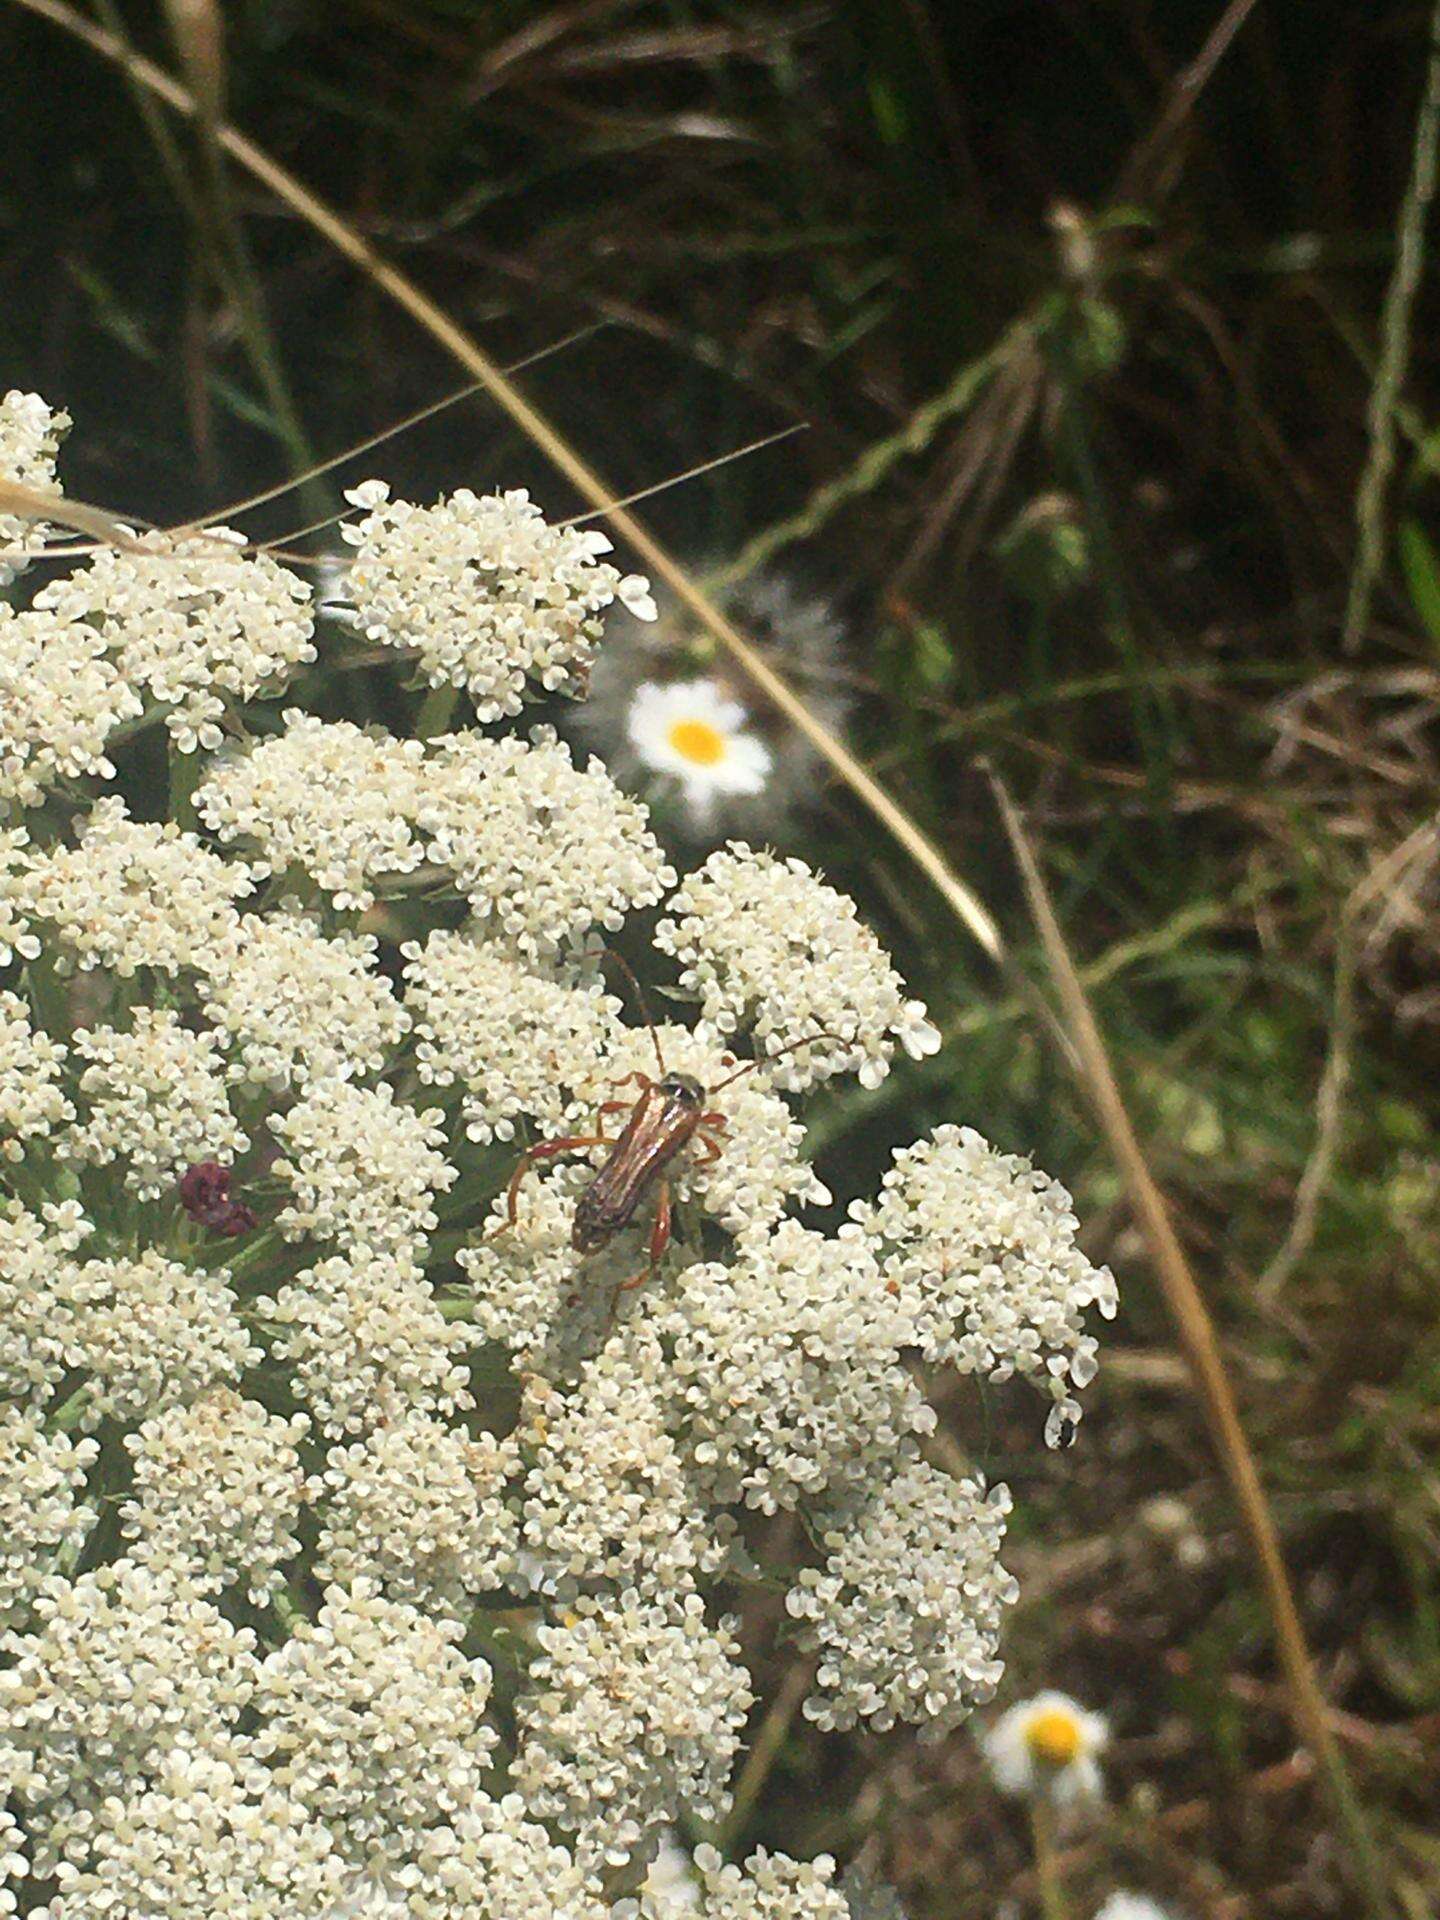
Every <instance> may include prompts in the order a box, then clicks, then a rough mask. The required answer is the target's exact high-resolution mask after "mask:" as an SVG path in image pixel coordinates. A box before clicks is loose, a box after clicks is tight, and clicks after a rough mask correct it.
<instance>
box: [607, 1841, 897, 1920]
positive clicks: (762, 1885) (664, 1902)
mask: <svg viewBox="0 0 1440 1920" xmlns="http://www.w3.org/2000/svg"><path fill="white" fill-rule="evenodd" d="M693 1867H694V1880H693V1881H691V1880H690V1878H689V1876H687V1878H686V1882H685V1884H684V1887H683V1890H677V1891H673V1892H667V1891H666V1890H664V1889H663V1888H652V1887H651V1886H648V1885H647V1887H646V1889H645V1891H644V1893H643V1894H642V1895H641V1896H640V1899H639V1900H638V1901H633V1902H632V1901H622V1902H621V1903H620V1905H618V1906H617V1907H616V1908H615V1920H680V1916H681V1915H685V1914H694V1915H696V1916H697V1920H860V1916H859V1914H858V1912H856V1911H855V1910H854V1909H853V1908H852V1907H851V1905H850V1903H849V1901H848V1900H847V1899H846V1897H845V1894H844V1892H843V1891H842V1890H841V1889H840V1888H839V1887H837V1886H836V1885H835V1884H834V1879H835V1862H834V1861H833V1860H832V1859H831V1858H830V1856H829V1855H828V1854H823V1853H822V1854H821V1855H820V1856H819V1857H818V1858H817V1859H815V1860H790V1859H787V1858H786V1856H785V1855H784V1854H783V1853H767V1852H766V1850H765V1849H764V1848H763V1847H761V1848H760V1849H759V1851H758V1852H756V1853H754V1854H752V1855H751V1857H750V1858H749V1859H748V1860H747V1861H746V1862H745V1865H744V1868H743V1870H742V1869H741V1868H740V1867H738V1866H735V1865H733V1864H727V1863H726V1862H725V1861H724V1860H723V1859H722V1858H721V1856H720V1855H719V1854H718V1853H717V1852H716V1850H715V1848H714V1847H711V1846H701V1847H697V1848H696V1849H695V1858H694V1863H693Z"/></svg>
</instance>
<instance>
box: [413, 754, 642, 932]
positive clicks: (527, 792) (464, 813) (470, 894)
mask: <svg viewBox="0 0 1440 1920" xmlns="http://www.w3.org/2000/svg"><path fill="white" fill-rule="evenodd" d="M418 817H419V823H420V825H421V826H422V827H423V828H425V830H426V831H427V832H428V833H429V834H430V836H431V847H430V858H431V860H432V861H434V862H435V863H436V864H437V865H439V866H442V867H445V868H448V869H449V871H450V872H451V873H452V874H453V875H454V878H455V884H456V886H457V887H458V888H459V889H460V891H461V893H463V894H464V895H465V896H466V897H467V898H468V900H469V902H470V905H471V908H472V909H473V911H474V913H475V915H476V918H477V921H478V922H479V923H480V926H481V928H482V930H483V931H485V932H487V933H488V932H492V931H493V932H498V933H500V934H502V935H503V936H504V937H505V938H506V939H507V940H509V941H510V942H511V943H512V944H513V945H514V946H515V947H516V948H517V949H518V950H519V952H520V953H522V954H524V955H527V956H528V957H530V958H531V959H543V960H549V959H553V958H554V957H555V956H556V955H558V954H560V953H562V952H564V951H565V950H566V949H567V948H570V947H573V946H575V945H577V944H578V943H580V942H581V941H583V940H584V939H585V937H586V936H587V935H588V934H589V933H591V932H592V931H593V930H594V929H595V928H597V927H601V928H604V930H605V931H606V932H607V933H614V932H615V931H617V929H618V928H619V927H621V926H622V925H623V924H624V920H625V915H626V914H627V913H629V912H631V911H632V910H633V909H634V908H636V907H648V906H653V905H654V904H655V902H656V901H657V900H659V899H660V898H661V897H662V896H663V895H664V893H665V891H666V889H667V888H668V887H671V886H673V885H674V884H675V874H674V871H673V870H672V869H671V868H670V867H669V866H668V865H667V864H666V862H665V858H664V855H663V854H662V853H661V850H660V843H659V842H658V841H657V840H656V838H655V836H654V834H653V833H651V831H650V828H649V825H648V823H647V820H646V815H645V809H644V808H643V807H642V806H641V805H640V803H639V801H637V800H632V799H631V798H630V797H629V795H628V794H623V793H621V791H620V789H619V788H618V787H617V786H616V785H615V783H614V781H613V780H611V778H610V776H609V775H608V774H607V773H606V771H605V769H604V768H603V767H602V766H601V764H600V762H599V761H598V760H592V761H591V762H590V763H589V765H588V766H586V767H584V768H581V767H577V766H575V765H574V764H573V762H572V761H571V758H570V750H569V748H568V747H564V746H561V745H559V744H558V743H557V742H556V740H555V738H554V736H553V734H552V733H551V732H550V731H549V730H547V729H545V728H537V729H536V731H535V734H534V736H533V739H532V741H531V742H530V744H528V745H527V744H526V742H525V741H523V740H515V739H506V740H489V739H486V738H484V737H483V736H482V735H480V734H473V733H469V734H449V735H447V736H446V737H445V738H444V739H442V740H437V741H436V742H435V744H434V747H433V749H432V752H431V755H430V757H429V759H428V760H427V763H426V770H425V792H424V797H423V799H422V801H421V805H420V809H419V816H418Z"/></svg>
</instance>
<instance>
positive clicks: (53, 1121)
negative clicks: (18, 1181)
mask: <svg viewBox="0 0 1440 1920" xmlns="http://www.w3.org/2000/svg"><path fill="white" fill-rule="evenodd" d="M64 1065H65V1048H64V1046H63V1045H62V1044H61V1043H60V1041H58V1040H52V1039H51V1038H50V1036H49V1034H48V1033H44V1032H41V1031H40V1030H39V1029H37V1028H36V1027H34V1026H32V1025H31V1023H30V1009H29V1007H28V1006H27V1005H26V1004H25V1002H24V1001H23V1000H22V999H21V998H20V996H19V995H18V994H15V993H7V992H6V991H4V990H3V989H0V1160H19V1159H22V1158H23V1157H24V1153H25V1142H26V1141H27V1140H34V1139H43V1138H44V1137H45V1136H46V1135H47V1134H50V1133H53V1132H54V1130H55V1129H56V1128H57V1127H59V1126H62V1125H63V1124H64V1122H65V1121H66V1120H68V1119H70V1118H71V1117H72V1116H73V1114H74V1111H75V1110H74V1108H73V1107H72V1106H71V1105H70V1102H69V1101H68V1100H67V1099H66V1098H65V1095H64V1094H63V1093H62V1092H61V1091H60V1085H59V1082H60V1076H61V1072H62V1070H63V1068H64Z"/></svg>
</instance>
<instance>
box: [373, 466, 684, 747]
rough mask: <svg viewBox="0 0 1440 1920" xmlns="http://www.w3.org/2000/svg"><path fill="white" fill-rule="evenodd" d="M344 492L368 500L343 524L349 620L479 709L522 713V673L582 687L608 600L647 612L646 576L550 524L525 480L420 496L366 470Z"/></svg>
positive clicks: (561, 686) (487, 713)
mask: <svg viewBox="0 0 1440 1920" xmlns="http://www.w3.org/2000/svg"><path fill="white" fill-rule="evenodd" d="M346 498H347V499H348V500H350V501H352V502H353V503H354V505H356V506H357V507H360V508H362V509H364V510H365V518H364V519H363V520H361V521H359V522H358V523H349V524H346V525H344V526H342V527H341V529H340V532H341V536H342V538H344V539H345V540H346V541H347V542H348V543H349V544H350V545H351V546H352V547H353V548H354V549H355V557H354V559H353V561H352V562H351V564H350V568H349V571H348V572H347V574H346V576H345V582H344V588H343V593H344V597H345V599H346V600H347V601H348V602H349V604H350V606H351V607H352V608H353V610H354V618H355V624H356V625H357V626H358V627H360V628H361V629H362V630H363V632H364V634H365V636H366V638H367V639H370V640H374V641H377V642H379V643H380V644H381V645H382V646H387V647H398V648H401V649H403V650H404V651H406V652H409V653H413V654H415V655H416V657H417V659H418V661H419V665H420V671H421V672H422V673H423V674H424V676H425V678H426V679H427V680H428V681H429V683H430V685H431V686H432V687H441V686H456V687H464V688H465V690H466V692H467V693H468V694H469V696H470V698H471V700H472V701H473V702H474V703H475V717H476V719H477V720H482V721H484V720H498V719H500V718H501V717H502V716H503V715H505V714H515V713H518V712H519V711H520V707H521V703H522V700H523V699H524V696H525V690H526V687H525V683H526V681H527V680H532V681H534V682H536V683H537V684H538V685H539V686H540V687H541V688H543V689H544V691H546V692H547V693H556V692H566V693H575V692H583V691H584V689H585V684H586V681H587V679H588V676H589V669H590V661H591V659H592V657H593V655H594V651H595V646H596V643H597V641H598V640H599V638H600V633H601V622H600V615H601V614H602V613H603V612H604V611H605V609H606V607H608V606H609V605H610V604H611V603H612V601H615V600H619V601H621V602H622V603H623V604H624V605H625V606H626V607H627V608H629V610H630V611H631V612H632V613H634V614H636V615H638V616H640V617H641V618H644V617H647V616H648V618H650V619H652V620H653V619H654V617H655V607H654V603H653V601H652V600H651V599H650V589H649V585H648V583H647V582H646V581H645V580H644V579H642V578H641V576H640V575H639V574H627V575H625V576H624V578H622V577H621V575H620V574H619V573H618V572H617V571H616V569H615V568H614V567H611V566H607V565H605V564H604V563H603V562H602V561H601V560H600V555H601V554H602V553H609V551H610V549H611V541H610V539H609V537H608V536H607V535H605V534H603V533H601V532H599V531H598V530H597V529H595V528H591V529H589V530H588V531H586V532H583V533H582V532H579V531H577V530H575V529H573V528H569V527H554V526H551V525H549V524H548V523H547V522H546V520H545V518H544V516H543V514H542V513H541V512H540V509H539V508H538V507H537V506H536V505H535V504H534V502H533V501H532V500H531V498H530V496H529V494H527V493H526V492H525V490H524V489H523V488H514V489H512V490H511V491H510V492H508V493H499V494H495V493H491V494H484V495H477V494H474V493H471V492H470V490H469V489H468V488H467V487H461V488H460V489H458V490H457V491H456V492H455V493H452V494H451V495H450V496H449V498H448V499H444V500H441V501H439V502H438V503H437V504H436V505H435V506H433V507H416V506H412V505H411V504H410V503H409V502H408V501H406V500H391V498H390V489H389V488H388V487H387V486H386V485H385V484H384V482H383V481H380V480H366V481H364V482H362V483H361V485H360V486H358V487H353V488H351V489H350V490H349V491H348V492H347V494H346Z"/></svg>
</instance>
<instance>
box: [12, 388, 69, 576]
mask: <svg viewBox="0 0 1440 1920" xmlns="http://www.w3.org/2000/svg"><path fill="white" fill-rule="evenodd" d="M69 431H70V416H69V414H68V413H62V412H60V410H59V409H58V408H50V407H47V406H46V404H45V402H44V401H43V400H42V399H41V398H40V396H39V394H38V393H21V392H20V391H19V389H18V388H16V387H12V388H11V389H10V391H9V392H8V393H5V394H0V480H12V481H15V482H17V483H18V484H19V485H20V486H22V487H33V488H34V489H35V490H36V491H37V492H42V493H43V492H50V493H58V492H59V491H60V482H59V480H58V478H57V477H56V473H55V457H56V455H57V454H58V453H59V451H60V442H61V441H62V440H63V439H64V438H65V436H66V434H67V433H68V432H69ZM44 544H45V529H44V526H43V525H42V524H41V523H39V522H37V521H34V520H25V519H22V518H21V517H20V516H19V515H18V514H13V513H0V587H8V586H9V585H10V583H11V581H12V580H13V579H14V578H15V576H16V574H18V573H22V572H23V571H24V570H25V567H26V565H27V564H28V562H27V560H26V555H27V554H30V553H36V552H38V551H39V550H40V548H42V547H43V546H44Z"/></svg>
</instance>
